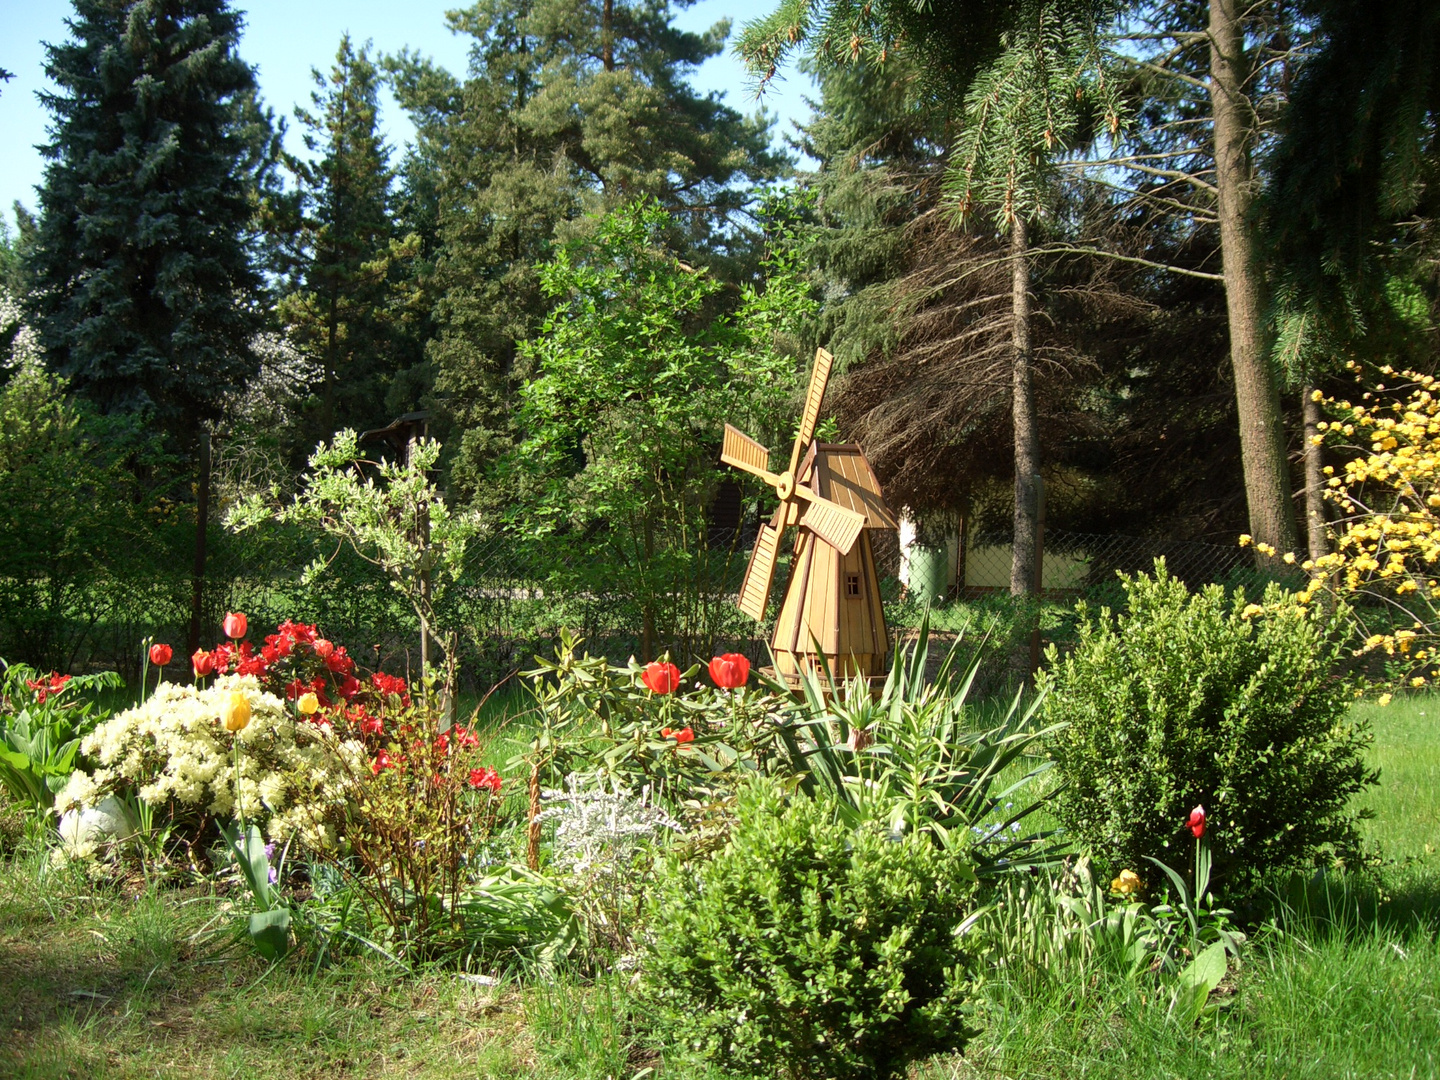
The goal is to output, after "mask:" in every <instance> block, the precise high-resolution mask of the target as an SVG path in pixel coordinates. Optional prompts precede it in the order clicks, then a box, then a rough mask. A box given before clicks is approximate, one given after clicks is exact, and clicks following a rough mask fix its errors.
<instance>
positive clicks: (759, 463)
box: [720, 424, 770, 478]
mask: <svg viewBox="0 0 1440 1080" xmlns="http://www.w3.org/2000/svg"><path fill="white" fill-rule="evenodd" d="M720 460H721V461H723V462H725V464H727V465H733V466H735V468H737V469H743V470H745V471H746V472H748V473H754V474H755V475H756V476H759V477H761V478H767V477H768V475H769V473H770V451H769V450H767V449H765V447H764V446H762V445H761V444H760V443H758V442H756V441H755V440H754V439H752V438H750V436H749V435H746V434H745V433H744V432H743V431H741V430H740V429H739V428H733V427H731V426H730V425H729V424H726V425H725V442H724V443H723V444H722V446H721V450H720Z"/></svg>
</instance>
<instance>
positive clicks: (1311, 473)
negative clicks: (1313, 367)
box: [1300, 385, 1330, 559]
mask: <svg viewBox="0 0 1440 1080" xmlns="http://www.w3.org/2000/svg"><path fill="white" fill-rule="evenodd" d="M1300 393H1301V401H1302V406H1303V409H1304V422H1305V536H1306V539H1307V540H1308V541H1309V550H1310V558H1312V559H1320V558H1322V557H1324V556H1326V555H1328V554H1330V537H1329V536H1328V535H1327V534H1326V532H1325V498H1324V495H1323V494H1322V493H1323V492H1324V490H1325V473H1324V462H1323V461H1322V460H1321V458H1322V454H1323V450H1322V448H1321V446H1320V443H1319V442H1318V441H1317V440H1318V439H1319V437H1320V421H1321V419H1322V417H1321V415H1320V403H1319V402H1318V401H1316V400H1315V388H1314V387H1313V386H1309V385H1305V386H1302V387H1301V388H1300Z"/></svg>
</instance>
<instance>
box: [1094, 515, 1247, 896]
mask: <svg viewBox="0 0 1440 1080" xmlns="http://www.w3.org/2000/svg"><path fill="white" fill-rule="evenodd" d="M1253 539H1254V537H1253V536H1251V535H1250V534H1249V533H1241V534H1240V546H1241V547H1245V546H1247V545H1248V544H1249V543H1250V541H1251V540H1253ZM1116 880H1119V879H1118V878H1117V879H1116Z"/></svg>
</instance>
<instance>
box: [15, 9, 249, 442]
mask: <svg viewBox="0 0 1440 1080" xmlns="http://www.w3.org/2000/svg"><path fill="white" fill-rule="evenodd" d="M68 26H69V28H70V33H71V36H70V38H69V39H68V40H67V41H65V42H63V43H61V44H58V45H47V47H46V48H47V58H48V59H47V64H46V73H47V74H48V75H49V77H50V78H51V79H52V80H53V81H54V82H55V84H56V86H57V87H58V90H57V92H55V93H53V94H49V93H47V94H44V95H42V100H43V102H44V104H45V105H46V107H47V108H48V109H49V110H50V112H51V113H52V115H53V117H54V122H53V124H52V126H51V128H50V137H51V141H50V142H49V143H48V144H47V145H46V146H45V147H44V154H45V156H46V157H47V158H48V159H49V164H48V165H47V167H46V171H45V179H44V183H43V186H42V188H41V191H40V209H41V221H40V227H39V231H38V234H37V236H36V238H35V241H34V245H33V248H32V250H31V252H30V256H29V269H30V273H31V275H32V286H33V291H32V292H31V294H30V297H31V300H32V303H33V305H34V308H35V312H34V313H35V315H36V317H37V325H38V328H39V330H40V332H41V334H42V336H43V339H44V344H45V348H46V354H47V357H48V360H49V363H50V364H51V365H52V366H53V367H54V368H55V370H57V371H58V372H59V373H60V374H62V375H64V376H66V377H67V378H69V380H70V384H71V386H72V388H73V389H74V390H75V391H77V392H79V393H81V394H83V395H85V396H86V397H88V398H90V399H91V400H93V401H94V402H95V403H96V405H97V406H98V407H99V408H100V409H101V410H102V411H104V412H112V413H116V412H118V413H131V414H138V415H139V416H140V417H142V418H144V419H146V420H147V421H150V422H154V423H156V424H158V425H160V426H161V427H162V429H163V430H164V431H165V432H166V433H168V435H169V436H171V438H172V439H173V440H174V441H175V444H178V446H180V447H183V446H185V445H187V444H189V443H190V442H191V441H192V440H193V438H194V437H195V435H196V434H197V432H198V431H199V428H200V425H201V424H202V422H203V421H205V420H207V419H213V418H215V417H217V416H218V415H219V413H220V411H221V402H222V398H223V396H224V395H225V394H226V393H227V392H229V391H232V390H234V389H237V388H239V387H240V386H242V385H243V384H244V381H245V379H246V378H247V376H248V375H250V373H251V372H252V371H253V370H254V367H255V360H254V357H253V355H252V353H251V348H250V340H251V337H252V335H253V334H254V333H255V331H256V330H257V328H258V327H259V326H260V325H261V322H262V319H263V314H264V313H263V309H262V307H261V304H260V295H261V285H262V283H261V280H260V278H259V275H258V274H257V273H256V270H255V268H254V262H253V252H252V246H251V241H252V235H251V232H250V230H251V224H252V209H253V197H254V193H255V190H256V185H257V181H258V180H259V178H260V176H261V175H262V173H263V172H264V169H265V167H266V161H267V157H266V155H267V152H268V146H269V143H268V139H269V136H270V129H269V123H268V118H267V117H265V116H263V115H261V114H260V112H259V110H258V106H257V104H256V101H255V77H254V72H253V71H252V69H251V68H250V67H249V66H248V65H247V64H245V63H244V62H243V61H242V60H241V59H240V57H239V56H238V55H237V51H236V50H237V46H238V42H239V38H240V33H241V28H242V19H241V17H240V15H239V14H238V13H236V12H234V11H232V10H230V8H229V6H228V4H227V3H226V2H225V0H75V17H74V18H73V19H71V20H69V22H68Z"/></svg>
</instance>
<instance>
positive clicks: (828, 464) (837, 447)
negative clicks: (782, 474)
mask: <svg viewBox="0 0 1440 1080" xmlns="http://www.w3.org/2000/svg"><path fill="white" fill-rule="evenodd" d="M799 479H800V482H801V483H804V484H806V485H808V486H809V487H810V489H811V490H812V491H814V492H815V494H816V495H819V496H821V497H822V498H825V499H829V500H830V501H831V502H833V503H838V504H840V505H841V506H843V507H845V508H846V509H848V510H854V511H855V512H856V513H857V514H864V515H865V527H866V528H867V529H895V528H898V527H899V523H898V522H897V521H896V520H895V514H894V512H893V511H891V509H890V506H889V504H888V503H886V502H885V496H884V495H882V494H881V493H880V481H878V480H877V479H875V472H874V470H873V469H871V468H870V463H869V462H868V461H866V460H865V454H864V452H863V451H862V450H861V449H860V444H859V443H822V442H813V443H811V444H810V449H809V451H808V452H807V453H806V455H805V460H804V462H802V463H801V466H800V476H799Z"/></svg>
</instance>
